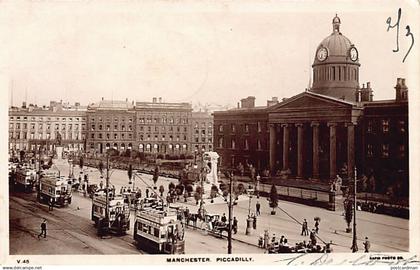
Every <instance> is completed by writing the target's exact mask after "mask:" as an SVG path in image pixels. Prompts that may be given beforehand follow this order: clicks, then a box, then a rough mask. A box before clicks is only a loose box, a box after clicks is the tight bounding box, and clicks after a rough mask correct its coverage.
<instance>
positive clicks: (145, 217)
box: [134, 208, 185, 254]
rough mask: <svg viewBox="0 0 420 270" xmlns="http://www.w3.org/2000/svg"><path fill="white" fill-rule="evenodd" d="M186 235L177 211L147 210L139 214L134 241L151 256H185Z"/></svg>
mask: <svg viewBox="0 0 420 270" xmlns="http://www.w3.org/2000/svg"><path fill="white" fill-rule="evenodd" d="M184 233H185V230H184V226H183V224H182V223H181V222H179V221H178V220H177V213H176V212H175V211H162V210H158V209H153V208H146V209H142V210H140V211H139V212H137V215H136V221H135V223H134V240H135V241H136V244H137V248H139V249H141V250H144V251H146V252H149V253H151V254H184V253H185V240H184Z"/></svg>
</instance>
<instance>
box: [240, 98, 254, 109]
mask: <svg viewBox="0 0 420 270" xmlns="http://www.w3.org/2000/svg"><path fill="white" fill-rule="evenodd" d="M241 107H242V108H247V109H251V108H254V107H255V97H253V96H248V97H247V98H243V99H241Z"/></svg>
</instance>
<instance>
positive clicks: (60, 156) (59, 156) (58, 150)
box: [55, 146, 63, 161]
mask: <svg viewBox="0 0 420 270" xmlns="http://www.w3.org/2000/svg"><path fill="white" fill-rule="evenodd" d="M55 153H56V154H57V161H61V160H62V159H63V147H62V146H56V147H55Z"/></svg>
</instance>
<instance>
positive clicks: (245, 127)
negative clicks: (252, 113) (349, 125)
mask: <svg viewBox="0 0 420 270" xmlns="http://www.w3.org/2000/svg"><path fill="white" fill-rule="evenodd" d="M249 126H250V125H249V124H244V125H243V130H244V131H245V132H246V133H247V132H249ZM223 129H224V125H223V124H221V125H219V128H218V130H219V132H223ZM263 130H266V124H265V123H261V122H257V131H258V132H262V131H263ZM230 131H231V132H232V133H234V132H236V124H231V125H230Z"/></svg>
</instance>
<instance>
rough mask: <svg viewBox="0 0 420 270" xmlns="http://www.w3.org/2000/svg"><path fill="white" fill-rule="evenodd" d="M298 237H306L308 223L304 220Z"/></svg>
mask: <svg viewBox="0 0 420 270" xmlns="http://www.w3.org/2000/svg"><path fill="white" fill-rule="evenodd" d="M300 235H304V236H307V235H308V221H306V218H305V219H303V223H302V232H301V233H300Z"/></svg>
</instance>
